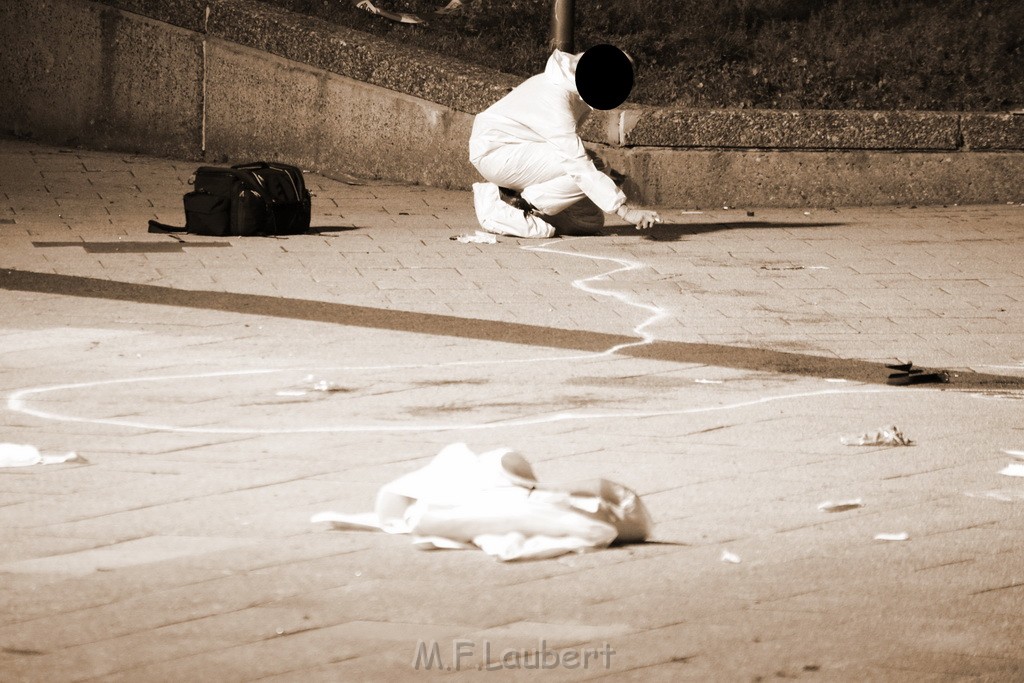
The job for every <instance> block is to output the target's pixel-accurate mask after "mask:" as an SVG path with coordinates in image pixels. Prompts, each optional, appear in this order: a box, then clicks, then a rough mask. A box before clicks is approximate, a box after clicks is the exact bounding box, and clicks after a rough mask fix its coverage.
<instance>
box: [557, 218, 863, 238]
mask: <svg viewBox="0 0 1024 683" xmlns="http://www.w3.org/2000/svg"><path fill="white" fill-rule="evenodd" d="M843 225H846V223H821V222H818V223H810V222H808V223H795V222H792V221H783V222H778V223H773V222H770V221H729V222H726V223H661V224H658V225H655V226H654V227H652V228H649V229H647V230H637V229H636V228H634V227H633V226H631V225H609V226H605V227H603V228H601V229H600V230H591V231H572V232H568V231H567V232H561V231H560V232H559V234H560V235H564V236H566V237H624V236H629V235H636V236H640V237H642V238H643V239H645V240H650V241H652V242H678V241H679V240H681V239H683V238H684V237H690V236H693V235H703V234H705V233H709V232H721V231H722V230H745V229H753V230H765V229H783V228H786V229H788V228H833V227H840V226H843Z"/></svg>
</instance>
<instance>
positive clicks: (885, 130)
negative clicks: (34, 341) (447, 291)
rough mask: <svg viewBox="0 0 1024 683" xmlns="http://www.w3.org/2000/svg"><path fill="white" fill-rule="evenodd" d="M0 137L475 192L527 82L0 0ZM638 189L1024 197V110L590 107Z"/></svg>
mask: <svg viewBox="0 0 1024 683" xmlns="http://www.w3.org/2000/svg"><path fill="white" fill-rule="evenodd" d="M0 41H3V42H2V43H0V45H2V46H3V49H2V51H0V92H3V93H4V94H5V96H4V97H3V98H2V99H0V132H2V133H10V134H15V135H19V136H24V137H28V138H34V139H39V140H42V141H48V142H56V143H60V144H73V145H83V146H88V147H94V148H109V149H117V150H124V151H138V152H145V153H151V154H157V155H163V156H170V157H175V158H186V159H194V160H200V159H202V160H205V161H208V162H214V163H219V162H236V161H240V160H246V161H248V160H253V159H257V158H266V159H275V160H282V161H289V162H292V163H296V164H298V165H301V166H302V167H304V168H307V169H310V170H317V171H320V172H322V173H325V174H327V175H330V174H331V173H339V174H340V173H358V174H368V175H372V176H376V177H381V178H391V179H397V180H403V181H409V182H418V183H424V184H431V185H440V186H445V187H460V188H464V187H468V185H469V184H470V183H471V182H473V181H474V180H476V173H475V171H474V169H473V168H472V167H471V166H470V165H469V163H468V160H467V159H466V143H467V139H468V136H469V130H470V126H471V124H472V116H473V114H475V113H476V112H478V111H480V110H482V109H483V108H485V107H486V106H488V105H489V104H490V103H491V102H494V101H495V100H497V99H498V98H500V97H501V96H502V95H503V94H504V93H505V92H507V91H508V90H509V89H511V88H512V87H514V85H515V84H516V83H517V82H518V79H516V78H513V77H511V76H508V75H506V74H496V73H493V72H489V71H487V70H484V69H481V68H478V67H474V66H471V65H466V64H461V63H457V62H453V61H451V60H446V59H444V58H443V57H440V56H438V55H433V54H430V53H425V52H423V51H420V50H416V49H413V48H408V47H406V46H402V45H396V44H393V43H388V42H387V41H384V40H382V39H380V38H377V37H375V36H370V35H367V34H364V33H360V32H358V31H352V30H349V29H345V28H343V27H338V26H335V25H332V24H328V23H326V22H323V21H321V20H318V19H315V18H312V17H307V16H303V15H299V14H294V13H290V12H287V11H283V10H281V9H279V8H276V7H271V6H266V5H262V4H260V3H258V2H255V1H254V0H102V1H101V2H91V1H89V0H39V1H38V2H34V3H30V4H18V3H14V2H6V3H3V5H2V6H0ZM583 135H584V138H585V139H587V140H588V141H589V142H590V144H591V146H593V147H595V148H597V149H599V150H600V151H601V153H602V154H603V155H604V156H606V157H607V158H608V159H610V160H611V161H612V163H613V165H614V166H615V167H616V168H618V169H619V170H622V171H624V172H625V173H627V175H628V176H629V180H628V182H627V186H626V189H627V192H628V193H629V194H630V195H631V196H632V197H634V198H635V199H637V200H639V201H644V202H648V203H656V204H671V205H677V206H716V205H722V204H728V205H739V206H835V205H871V204H892V203H918V204H925V203H948V202H959V203H971V202H1002V201H1020V200H1021V199H1024V189H1022V188H1021V186H1020V183H1019V179H1020V178H1021V177H1022V176H1024V117H1021V116H1013V115H1010V114H986V113H968V114H961V113H956V112H852V111H851V112H835V111H796V112H786V111H763V110H762V111H758V110H673V109H665V108H655V107H626V108H623V109H622V110H618V111H615V112H596V113H595V115H594V116H592V117H591V120H590V121H588V123H587V125H586V126H585V128H584V131H583Z"/></svg>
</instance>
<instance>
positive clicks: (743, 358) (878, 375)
mask: <svg viewBox="0 0 1024 683" xmlns="http://www.w3.org/2000/svg"><path fill="white" fill-rule="evenodd" d="M0 289H6V290H11V291H21V292H38V293H42V294H58V295H65V296H78V297H87V298H93V299H108V300H112V301H129V302H133V303H143V304H157V305H161V306H177V307H180V308H196V309H204V310H212V311H224V312H228V313H243V314H249V315H262V316H271V317H275V318H284V319H290V320H305V321H310V322H321V323H330V324H336V325H346V326H351V327H366V328H372V329H379V330H394V331H398V332H415V333H419V334H430V335H435V336H442V337H456V338H462V339H478V340H484V341H497V342H504V343H507V344H523V345H527V346H540V347H547V348H558V349H571V350H575V351H584V352H592V353H598V352H602V351H606V350H607V349H610V348H612V347H613V346H618V345H620V344H628V343H630V342H636V341H637V338H636V337H632V336H625V335H615V334H606V333H603V332H592V331H588V330H565V329H560V328H552V327H542V326H539V325H525V324H521V323H509V322H499V321H494V320H478V319H475V318H460V317H458V316H451V315H438V314H434V313H415V312H412V311H396V310H390V309H385V308H371V307H369V306H352V305H349V304H340V303H331V302H326V301H310V300H305V299H290V298H285V297H277V296H266V295H261V294H238V293H232V292H213V291H202V290H198V291H197V290H184V289H174V288H172V287H162V286H158V285H145V284H136V283H132V282H118V281H111V280H101V279H98V278H89V277H79V276H74V275H55V274H51V273H35V272H30V271H23V270H7V269H3V270H0ZM619 353H621V354H623V355H628V356H633V357H635V358H649V359H651V360H661V361H669V362H676V363H687V364H691V363H693V364H701V365H716V366H720V367H726V368H736V369H742V370H752V371H757V372H774V373H782V374H789V375H803V376H810V377H823V378H835V379H846V380H850V381H853V382H865V383H871V384H885V383H886V381H887V379H888V377H889V375H890V374H891V373H892V370H891V369H889V368H887V367H886V366H885V365H884V364H882V363H872V362H869V361H862V360H848V359H842V358H827V357H824V356H814V355H810V354H802V353H791V352H786V351H773V350H770V349H757V348H748V347H743V346H725V345H721V344H695V343H689V342H672V341H655V342H653V343H651V344H644V345H639V346H630V347H627V348H625V349H622V350H621V351H620V352H619ZM920 369H921V370H922V371H923V372H931V370H929V369H928V368H920ZM941 386H944V387H950V388H955V389H1000V390H1006V389H1024V377H1009V376H1001V375H988V374H982V373H974V372H962V373H950V375H949V382H948V383H947V384H943V385H941Z"/></svg>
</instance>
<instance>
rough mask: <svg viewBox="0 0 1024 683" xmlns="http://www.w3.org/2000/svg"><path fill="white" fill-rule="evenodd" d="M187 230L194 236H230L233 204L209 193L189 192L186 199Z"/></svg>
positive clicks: (225, 198)
mask: <svg viewBox="0 0 1024 683" xmlns="http://www.w3.org/2000/svg"><path fill="white" fill-rule="evenodd" d="M184 203H185V230H186V231H188V232H190V233H192V234H194V235H210V236H213V237H223V236H225V235H227V234H228V228H229V225H230V218H229V215H230V211H231V202H230V201H229V200H228V198H227V197H221V196H219V195H215V194H210V193H208V192H189V193H188V194H186V195H185V197H184Z"/></svg>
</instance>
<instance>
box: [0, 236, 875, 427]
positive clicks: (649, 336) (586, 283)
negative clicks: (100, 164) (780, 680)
mask: <svg viewBox="0 0 1024 683" xmlns="http://www.w3.org/2000/svg"><path fill="white" fill-rule="evenodd" d="M572 239H579V238H572ZM564 241H566V240H556V241H552V242H545V243H544V244H539V245H536V246H522V247H520V249H523V250H525V251H535V252H544V253H549V254H558V255H561V256H574V257H577V258H585V259H590V260H592V261H611V262H613V263H616V264H618V265H619V267H618V268H614V269H612V270H609V271H605V272H602V273H598V274H597V275H591V276H589V277H584V278H578V279H576V280H573V282H572V286H573V287H574V288H576V289H579V290H581V291H583V292H586V293H588V294H593V295H596V296H606V297H611V298H613V299H616V300H617V301H619V302H621V303H623V304H626V305H627V306H632V307H634V308H639V309H642V310H644V311H646V312H648V313H649V314H650V315H649V316H648V317H647V318H646V319H644V320H643V321H642V322H640V323H639V324H638V325H636V326H635V327H634V328H633V333H634V334H635V335H636V336H637V337H638V339H637V340H636V341H633V342H626V343H623V344H617V345H615V346H613V347H611V348H609V349H606V350H604V351H598V352H594V353H586V354H575V355H568V356H565V355H563V356H553V357H537V358H521V359H501V360H493V359H490V360H477V361H452V362H447V363H418V364H405V365H375V366H373V365H370V366H343V367H336V368H324V369H328V370H335V371H349V372H355V371H371V370H407V369H414V368H443V367H457V366H470V365H494V364H501V365H507V364H511V363H550V362H556V361H562V362H564V361H569V360H584V359H595V358H603V357H608V356H612V355H614V354H616V353H618V352H619V351H622V350H623V349H627V348H631V347H635V346H644V345H647V344H651V343H652V342H654V341H655V339H656V337H655V335H654V334H653V333H651V332H649V331H648V329H647V328H649V327H651V326H652V325H654V324H656V323H657V322H659V321H661V320H663V319H664V318H666V317H668V316H669V315H670V312H669V311H668V310H666V309H664V308H662V307H661V306H656V305H654V304H650V303H645V302H642V301H639V300H638V299H637V298H636V297H634V296H633V295H631V294H630V293H628V292H622V291H618V290H610V289H601V288H598V287H594V286H592V285H591V284H590V283H592V282H597V281H602V280H607V279H608V278H609V277H611V276H613V275H616V274H618V273H625V272H631V271H636V270H642V269H645V268H647V267H648V266H647V265H646V264H644V263H642V262H640V261H634V260H631V259H624V258H618V257H613V256H598V255H595V254H586V253H582V252H578V251H564V250H560V249H552V248H550V246H551V245H552V244H556V243H559V242H564ZM294 371H295V369H294V368H282V369H260V370H234V371H219V372H209V373H198V374H186V375H164V376H157V377H128V378H118V379H103V380H96V381H92V382H75V383H71V384H58V385H53V386H45V387H31V388H25V389H19V390H16V391H14V392H13V393H11V394H10V396H8V399H7V408H8V409H9V410H11V411H13V412H18V413H22V414H24V415H30V416H32V417H37V418H40V419H44V420H51V421H56V422H74V423H82V424H94V425H107V426H115V427H127V428H133V429H141V430H146V431H163V432H173V433H188V434H253V435H264V436H266V435H283V434H319V433H357V432H392V433H394V432H441V431H459V430H465V431H478V430H485V429H505V428H510V427H528V426H536V425H542V424H552V423H555V422H567V421H583V420H607V419H621V418H634V419H636V418H653V417H667V416H672V415H677V416H678V415H693V414H698V413H708V412H716V411H724V410H736V409H740V408H747V407H751V406H756V405H762V404H765V403H770V402H774V401H783V400H792V399H800V398H810V397H818V396H835V395H844V394H871V393H891V392H892V390H891V389H881V388H878V389H875V388H865V389H857V390H821V391H810V392H800V393H794V394H780V395H775V396H766V397H761V398H758V399H752V400H747V401H739V402H736V403H730V404H726V405H718V406H701V407H693V408H682V409H676V410H652V411H615V412H602V413H594V412H587V413H580V412H571V411H570V412H560V413H549V414H545V415H539V416H535V417H526V418H515V419H511V420H500V421H495V422H478V423H470V424H456V423H435V424H429V423H428V424H403V425H383V424H354V425H331V426H319V427H299V428H284V429H260V428H242V427H182V426H176V425H169V424H162V423H158V422H146V421H139V420H128V419H117V418H89V417H80V416H75V415H67V414H63V413H56V412H50V411H45V410H39V409H37V408H32V407H30V406H29V405H28V401H27V399H29V398H30V397H33V396H39V395H41V394H46V393H53V392H59V391H68V390H77V389H92V388H96V387H103V386H111V385H115V384H139V383H143V382H168V381H180V380H195V379H210V378H214V377H239V376H251V375H261V374H272V373H283V372H294Z"/></svg>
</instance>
